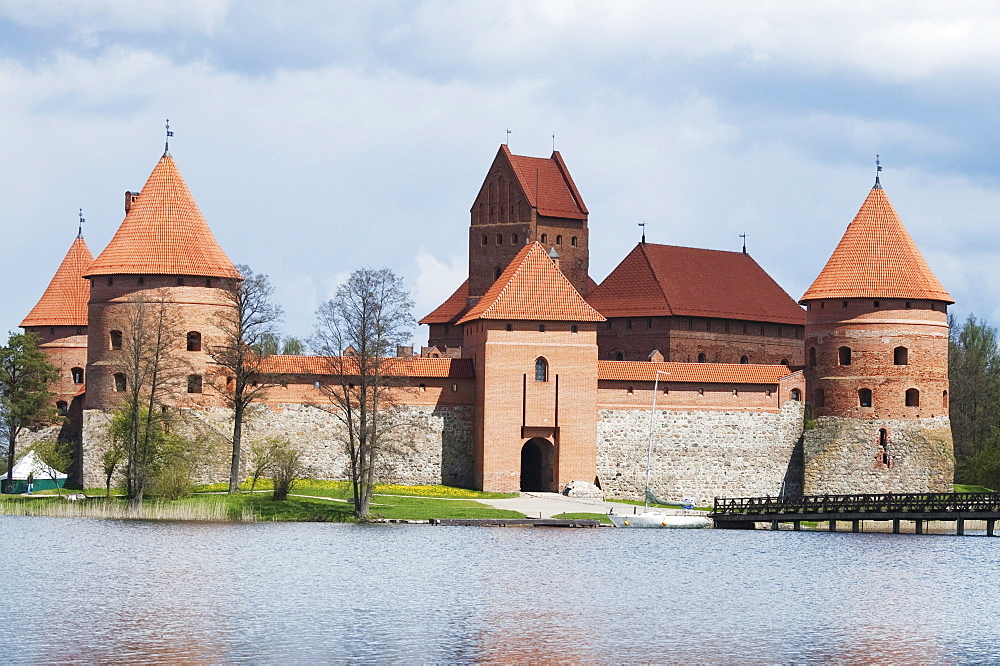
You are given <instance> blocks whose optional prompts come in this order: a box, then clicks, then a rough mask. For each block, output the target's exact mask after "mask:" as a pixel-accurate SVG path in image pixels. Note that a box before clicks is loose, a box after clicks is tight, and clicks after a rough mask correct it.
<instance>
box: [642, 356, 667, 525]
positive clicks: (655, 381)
mask: <svg viewBox="0 0 1000 666" xmlns="http://www.w3.org/2000/svg"><path fill="white" fill-rule="evenodd" d="M669 374H670V373H669V372H666V371H665V370H657V371H656V375H655V377H654V379H653V407H652V409H650V410H649V447H648V448H647V449H646V490H645V491H644V492H643V493H642V501H643V507H644V508H647V509H648V508H649V472H650V465H651V464H652V461H653V419H654V418H655V417H656V394H657V393H658V392H659V388H660V375H669Z"/></svg>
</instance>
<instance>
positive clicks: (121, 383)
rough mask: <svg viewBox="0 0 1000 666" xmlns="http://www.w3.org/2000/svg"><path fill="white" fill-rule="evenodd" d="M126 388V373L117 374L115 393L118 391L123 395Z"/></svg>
mask: <svg viewBox="0 0 1000 666" xmlns="http://www.w3.org/2000/svg"><path fill="white" fill-rule="evenodd" d="M126 387H127V382H126V381H125V373H124V372H116V373H115V391H118V392H119V393H121V392H122V391H124V390H125V389H126Z"/></svg>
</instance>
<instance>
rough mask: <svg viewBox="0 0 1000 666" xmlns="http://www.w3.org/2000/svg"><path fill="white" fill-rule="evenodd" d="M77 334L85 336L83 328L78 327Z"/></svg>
mask: <svg viewBox="0 0 1000 666" xmlns="http://www.w3.org/2000/svg"><path fill="white" fill-rule="evenodd" d="M76 334H77V335H83V329H82V328H80V327H79V326H77V327H76Z"/></svg>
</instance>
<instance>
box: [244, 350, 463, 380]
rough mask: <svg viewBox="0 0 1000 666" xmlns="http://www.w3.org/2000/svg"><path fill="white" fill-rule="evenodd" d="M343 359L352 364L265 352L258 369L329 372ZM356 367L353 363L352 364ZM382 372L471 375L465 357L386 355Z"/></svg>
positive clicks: (289, 372) (447, 376)
mask: <svg viewBox="0 0 1000 666" xmlns="http://www.w3.org/2000/svg"><path fill="white" fill-rule="evenodd" d="M341 360H343V362H344V370H345V371H346V372H348V373H349V372H350V368H351V367H352V366H353V364H352V360H351V359H350V358H349V357H348V358H344V359H337V360H336V361H335V363H334V364H331V362H330V359H328V358H326V357H325V356H282V355H275V356H268V357H267V358H266V359H264V362H263V364H262V366H261V371H262V372H273V373H275V374H282V375H329V374H331V373H332V372H333V368H334V367H336V363H338V362H339V361H341ZM355 367H356V366H355ZM382 373H383V374H384V375H386V376H389V377H414V378H419V377H426V378H429V379H435V378H438V379H470V378H472V377H474V376H475V375H474V373H473V367H472V359H467V358H464V359H463V358H422V357H419V356H413V357H410V358H386V359H383V365H382Z"/></svg>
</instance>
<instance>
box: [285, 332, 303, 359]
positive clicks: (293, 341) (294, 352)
mask: <svg viewBox="0 0 1000 666" xmlns="http://www.w3.org/2000/svg"><path fill="white" fill-rule="evenodd" d="M281 353H282V354H284V355H285V356H302V354H304V353H305V345H303V344H302V341H301V340H299V339H298V338H293V337H287V338H285V340H284V342H282V344H281Z"/></svg>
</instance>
